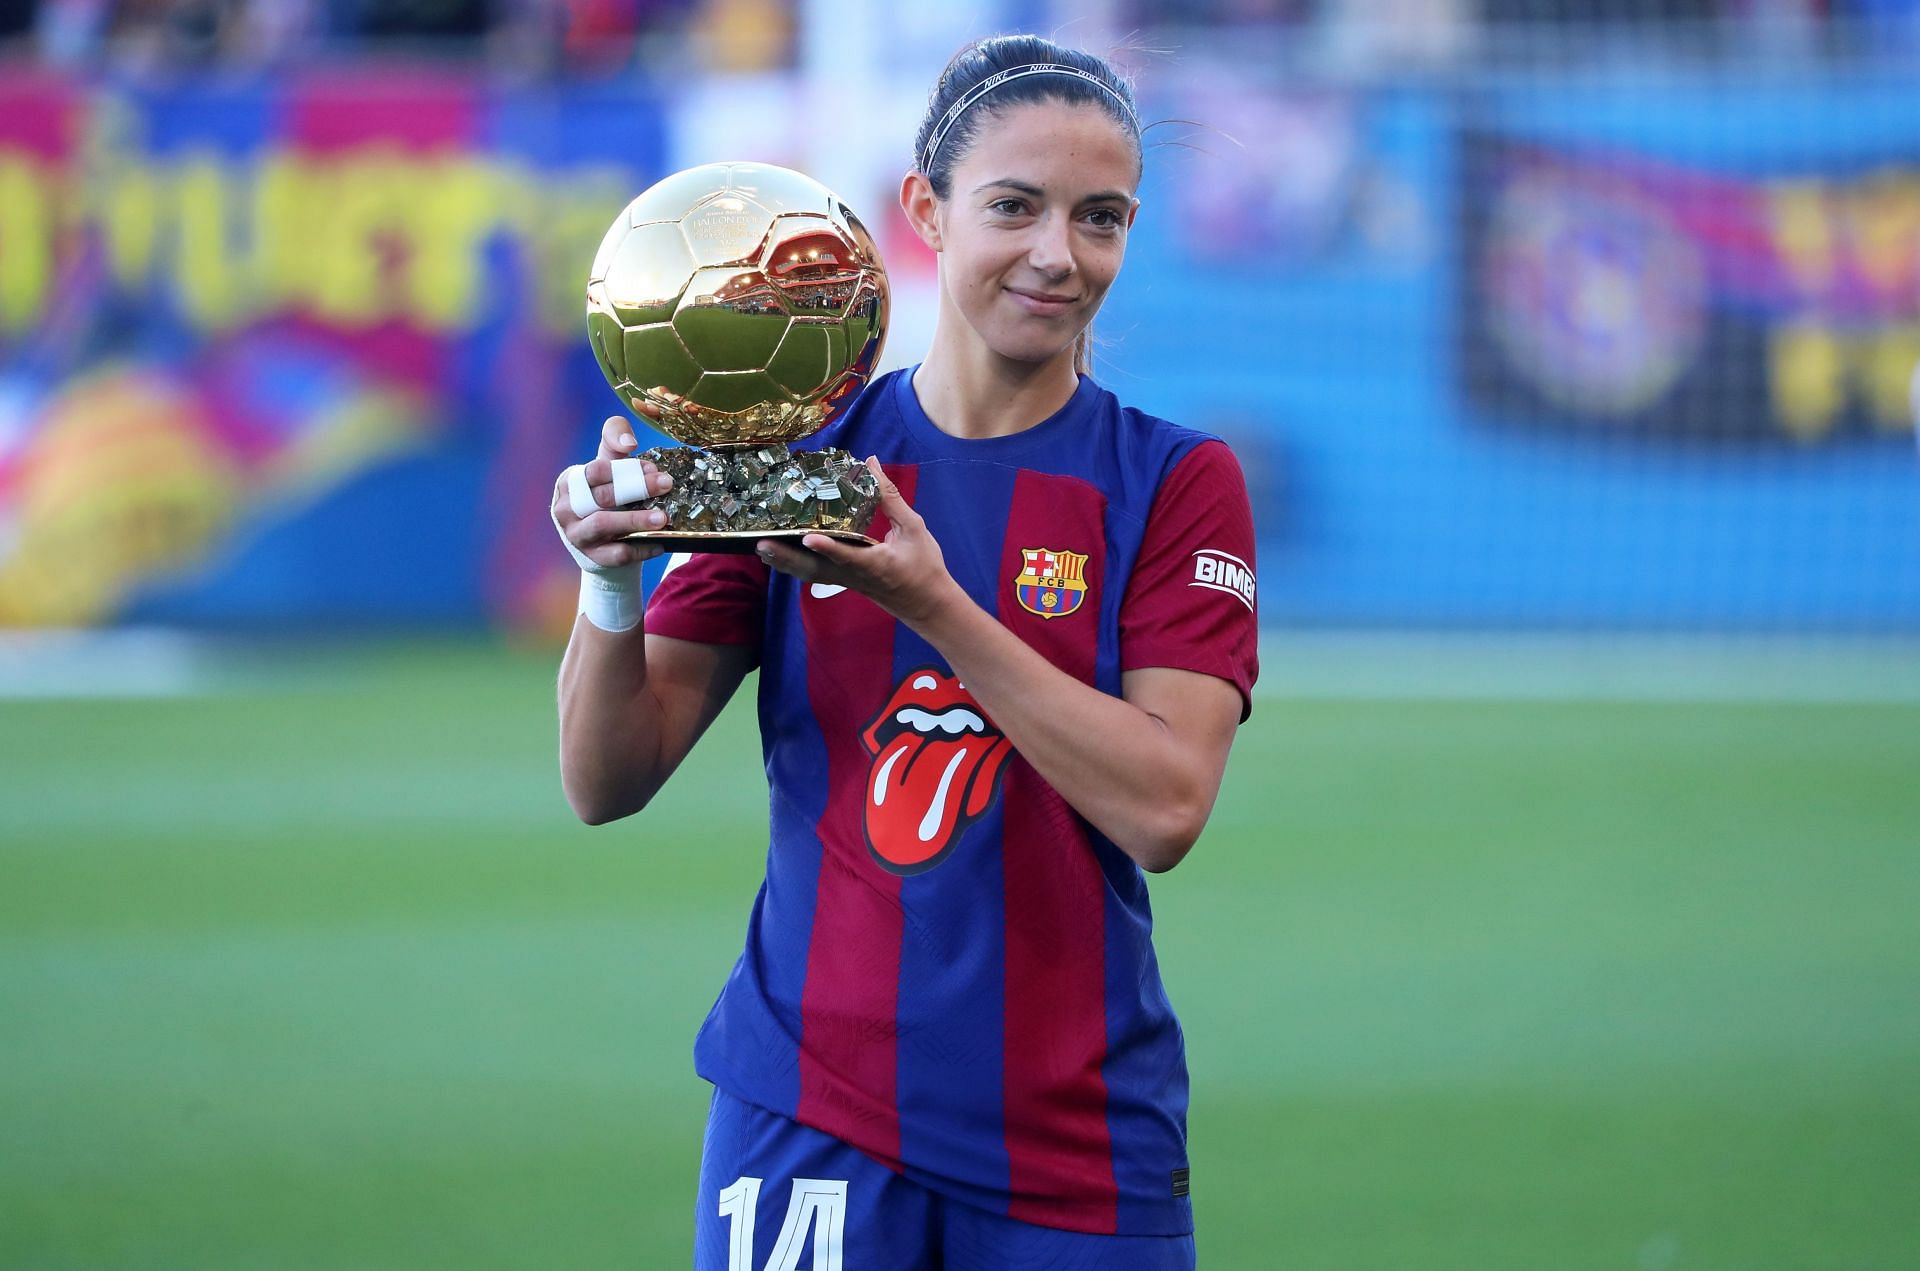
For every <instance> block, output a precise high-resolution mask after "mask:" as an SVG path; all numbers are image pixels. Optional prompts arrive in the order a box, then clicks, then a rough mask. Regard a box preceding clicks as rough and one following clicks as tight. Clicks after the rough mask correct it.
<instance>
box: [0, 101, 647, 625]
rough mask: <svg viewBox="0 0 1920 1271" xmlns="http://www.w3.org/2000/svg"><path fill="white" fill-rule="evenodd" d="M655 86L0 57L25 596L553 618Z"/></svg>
mask: <svg viewBox="0 0 1920 1271" xmlns="http://www.w3.org/2000/svg"><path fill="white" fill-rule="evenodd" d="M663 135H664V134H663V131H662V127H661V122H660V111H659V110H658V108H657V106H656V104H655V103H654V102H653V101H652V100H651V99H650V98H649V97H648V95H647V94H645V93H644V92H640V91H636V90H634V89H633V88H631V87H622V88H620V89H618V90H612V91H610V90H596V89H573V90H569V89H546V90H541V91H529V92H512V91H505V90H501V89H498V88H488V87H483V86H482V85H481V84H480V83H479V82H478V81H477V80H475V79H470V78H468V77H466V76H463V75H461V74H458V73H450V72H445V71H421V70H419V69H418V68H410V69H407V70H405V71H404V72H399V71H396V72H382V71H374V70H369V71H366V72H360V73H351V74H339V73H334V74H328V75H320V76H311V77H306V78H300V79H296V80H294V81H293V82H292V83H290V84H288V85H286V86H284V87H272V88H252V89H227V88H222V87H217V86H211V85H189V86H185V87H182V88H179V89H177V90H170V91H159V92H140V93H131V92H97V91H88V90H86V89H83V88H82V87H80V86H79V85H77V84H75V83H71V82H66V81H62V80H59V79H53V78H39V79H36V78H34V77H31V76H25V75H16V74H13V73H9V74H8V75H7V76H6V77H5V80H4V87H0V624H76V623H93V622H99V621H106V620H116V619H118V620H128V621H144V622H168V623H175V622H177V623H190V624H214V625H240V626H246V625H258V624H267V623H273V624H285V623H301V622H312V623H318V624H323V625H330V626H340V625H347V624H392V623H415V622H434V623H444V622H474V621H479V620H482V619H487V618H490V619H495V620H504V621H523V620H526V621H534V620H538V618H537V615H538V614H539V612H540V610H541V607H542V606H543V604H547V603H548V602H549V601H550V600H551V597H549V596H547V594H546V590H547V589H548V588H549V587H551V586H552V585H553V581H554V571H553V569H552V565H553V561H552V551H551V549H552V547H553V543H552V542H551V539H552V534H553V531H552V527H551V525H549V524H548V522H547V513H546V505H547V493H548V491H549V490H550V488H551V483H552V480H553V474H554V473H555V472H557V471H558V470H559V468H560V467H562V466H563V465H564V463H565V462H566V461H567V457H568V456H571V455H573V454H574V453H575V452H576V451H577V450H579V449H580V448H581V446H583V445H590V444H591V438H592V437H593V436H594V435H595V434H596V432H597V429H596V428H595V427H594V426H593V423H592V421H593V420H594V419H596V418H599V417H604V415H605V414H606V413H607V412H608V411H609V410H610V409H612V408H613V407H614V402H613V400H612V398H611V396H610V394H609V393H608V391H607V389H606V386H605V383H604V381H601V380H600V379H599V376H598V372H597V370H596V369H595V368H594V365H593V362H592V360H591V357H590V356H589V355H588V353H587V350H586V346H585V343H584V341H583V340H582V338H581V331H582V317H581V312H582V310H581V299H580V297H581V292H582V287H583V286H584V277H585V274H584V268H585V267H584V264H583V262H585V261H587V260H590V259H591V257H592V253H593V250H594V248H595V247H596V246H597V245H598V243H599V240H600V236H601V235H602V234H603V233H604V232H605V229H606V226H607V224H608V223H609V222H610V221H611V220H612V217H613V215H614V213H615V212H616V211H618V209H619V208H620V207H621V206H623V205H624V204H625V202H626V200H627V199H628V198H630V197H631V196H632V194H633V192H634V191H635V190H637V189H638V188H640V187H641V186H642V185H644V184H645V183H647V182H648V181H651V180H653V179H654V178H656V177H658V176H659V175H660V174H661V162H662V151H663V140H662V139H663Z"/></svg>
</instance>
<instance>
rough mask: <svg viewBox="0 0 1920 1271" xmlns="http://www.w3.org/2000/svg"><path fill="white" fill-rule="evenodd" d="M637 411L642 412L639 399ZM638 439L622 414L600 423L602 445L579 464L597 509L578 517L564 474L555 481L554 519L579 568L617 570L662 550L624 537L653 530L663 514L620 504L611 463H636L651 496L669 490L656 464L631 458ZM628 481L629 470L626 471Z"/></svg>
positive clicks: (669, 479)
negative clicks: (596, 452) (592, 456)
mask: <svg viewBox="0 0 1920 1271" xmlns="http://www.w3.org/2000/svg"><path fill="white" fill-rule="evenodd" d="M635 406H636V408H637V409H641V410H642V412H643V413H650V412H646V411H645V408H644V406H643V405H642V404H641V403H638V402H636V403H635ZM638 447H639V443H638V441H636V440H635V438H634V435H633V425H632V424H631V423H630V422H629V421H628V420H627V419H626V417H625V416H622V415H613V416H610V417H609V418H608V419H607V421H606V422H605V423H604V424H602V425H601V426H600V449H599V453H598V454H596V455H595V456H594V458H593V460H592V461H591V462H589V463H587V464H584V465H582V471H583V473H584V475H585V477H586V488H587V491H588V493H589V495H590V496H591V498H592V501H593V503H594V505H595V507H596V509H597V510H596V511H593V512H590V513H588V514H587V515H586V516H580V515H578V514H577V513H575V511H574V501H573V497H572V491H571V490H570V488H569V487H570V484H571V483H570V482H569V480H568V473H569V472H571V471H572V469H568V471H567V472H562V473H561V474H560V475H559V476H558V477H557V478H555V479H554V483H553V507H552V513H553V523H554V525H555V526H556V527H557V528H558V529H559V531H560V535H561V537H562V538H563V539H564V540H565V541H566V544H567V546H568V548H569V549H571V551H572V553H573V555H574V558H575V560H577V561H579V562H580V565H581V568H582V569H587V570H590V571H594V572H598V571H601V570H610V569H618V568H620V567H621V566H623V565H633V564H638V563H639V562H641V561H644V560H651V559H652V558H653V557H655V556H658V555H660V553H661V552H662V551H663V550H665V549H664V548H661V547H659V546H656V545H653V544H648V543H643V542H635V541H632V540H629V539H628V538H627V536H628V535H629V534H633V533H636V532H639V531H642V530H657V529H661V528H663V527H665V525H666V523H667V517H666V513H664V512H659V511H650V510H644V509H639V508H633V507H630V506H629V507H621V506H620V504H619V503H618V502H617V501H616V498H615V495H614V467H613V465H614V464H615V463H616V462H618V463H622V464H639V465H640V473H639V475H640V477H641V478H642V479H643V481H644V486H643V488H644V489H645V490H646V492H647V495H648V496H649V497H651V496H654V495H660V494H664V493H666V492H667V491H668V490H670V489H672V488H673V478H672V477H670V476H668V475H667V474H666V473H664V472H661V471H660V470H659V469H658V468H655V467H654V466H653V464H652V462H651V461H649V460H646V459H635V458H633V457H632V456H633V452H634V451H635V450H636V449H638ZM624 475H625V476H626V477H627V481H623V484H627V483H628V482H630V481H631V478H632V476H633V474H632V473H631V472H628V473H626V474H624Z"/></svg>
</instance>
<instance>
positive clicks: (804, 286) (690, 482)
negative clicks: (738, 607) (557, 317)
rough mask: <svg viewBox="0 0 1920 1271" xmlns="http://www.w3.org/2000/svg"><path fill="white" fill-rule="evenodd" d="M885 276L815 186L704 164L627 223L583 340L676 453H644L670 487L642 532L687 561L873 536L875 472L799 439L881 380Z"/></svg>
mask: <svg viewBox="0 0 1920 1271" xmlns="http://www.w3.org/2000/svg"><path fill="white" fill-rule="evenodd" d="M887 299H888V297H887V275H886V270H885V269H884V268H883V267H882V266H881V263H880V253H879V251H878V250H877V249H876V248H875V247H874V242H873V236H872V235H871V234H869V233H868V232H867V229H866V227H865V226H864V225H862V224H861V223H860V221H859V218H857V217H856V216H854V214H853V213H852V212H851V211H850V210H848V208H847V207H846V205H845V204H843V203H841V202H840V200H839V198H838V197H836V196H835V195H834V193H833V192H832V191H831V190H829V189H827V188H826V187H825V186H823V185H821V184H820V183H819V182H818V181H815V180H813V179H812V178H811V177H807V176H804V175H802V174H800V173H798V172H794V171H791V170H789V169H787V168H780V167H775V166H774V165H772V164H766V163H710V164H705V165H703V166H701V167H697V168H688V169H686V170H685V171H683V172H676V173H674V174H673V175H672V176H670V177H667V178H665V179H664V180H662V181H660V182H658V183H657V184H655V185H653V186H652V187H651V188H649V189H648V190H646V191H645V192H644V193H642V194H641V195H640V196H639V197H638V198H636V199H634V200H633V202H631V203H629V204H628V205H627V207H626V210H624V211H623V212H621V213H620V215H619V217H618V218H617V219H615V221H614V223H613V227H612V228H611V229H609V230H608V231H607V236H606V238H605V240H604V241H603V242H602V243H601V244H600V251H599V253H598V254H597V255H596V256H595V257H594V261H593V271H592V273H591V274H590V275H589V276H588V279H587V337H588V339H589V341H590V342H591V343H592V345H593V355H594V357H595V359H597V360H598V361H599V363H600V369H601V370H602V371H603V372H605V374H606V377H607V382H608V383H610V384H612V385H613V388H614V391H615V392H616V393H618V394H619V395H620V400H621V402H622V403H623V404H626V405H630V406H631V405H634V404H635V403H639V404H640V406H641V407H644V409H642V410H641V414H642V415H643V416H644V417H645V418H646V419H647V420H648V422H650V423H652V424H653V425H654V426H655V427H656V428H658V429H659V430H660V431H661V432H664V433H666V434H667V435H668V436H669V437H672V438H673V439H674V440H675V441H679V442H682V443H684V444H683V445H681V446H662V447H656V448H654V449H652V450H648V451H645V452H644V453H643V454H642V455H641V457H642V458H645V459H650V460H652V461H653V463H654V464H655V465H656V466H657V467H659V469H660V470H661V471H662V472H665V473H667V474H669V475H670V476H672V477H673V489H671V490H669V491H668V492H667V493H666V494H663V495H659V496H657V497H654V498H650V499H646V500H644V501H642V502H640V503H637V504H634V505H632V506H635V507H641V508H657V509H659V510H661V511H663V512H665V513H666V514H667V524H666V528H664V529H660V530H653V531H649V532H646V533H641V534H636V535H634V536H633V537H634V538H636V539H641V540H645V541H647V542H650V543H652V542H658V543H662V544H664V545H666V546H667V547H669V548H670V549H672V550H675V551H749V550H751V549H752V546H753V542H754V540H756V539H761V538H782V537H784V538H796V539H797V538H799V537H800V536H801V535H804V534H830V535H832V536H833V537H835V538H840V539H846V540H851V541H854V542H862V543H871V542H872V541H873V540H872V539H870V538H868V537H867V536H866V534H865V533H864V532H863V531H865V529H866V528H867V526H868V525H869V524H870V523H871V522H872V520H873V513H874V509H875V507H876V506H877V504H878V502H879V491H878V489H877V488H876V485H875V482H874V478H873V474H872V473H871V472H869V471H868V470H867V468H866V466H865V465H864V464H863V463H861V462H860V460H858V459H857V458H855V457H854V456H853V455H850V454H848V453H847V452H846V451H844V450H833V449H820V450H800V451H794V450H789V449H788V448H787V443H789V442H794V441H798V440H800V439H801V438H804V437H807V436H810V435H811V434H813V433H814V432H817V431H818V430H819V429H820V428H821V427H823V426H824V425H826V424H827V423H828V422H829V421H830V420H832V419H833V417H834V415H835V414H836V413H837V412H838V411H839V409H840V408H841V407H843V406H844V405H845V404H846V403H847V402H849V401H851V400H852V399H853V397H854V395H855V394H856V393H858V392H859V391H860V387H861V386H862V385H863V384H865V383H866V382H867V379H868V377H870V376H871V375H872V374H873V368H874V364H875V363H876V362H877V361H878V360H879V357H880V347H881V344H882V342H883V341H884V340H885V339H886V327H887Z"/></svg>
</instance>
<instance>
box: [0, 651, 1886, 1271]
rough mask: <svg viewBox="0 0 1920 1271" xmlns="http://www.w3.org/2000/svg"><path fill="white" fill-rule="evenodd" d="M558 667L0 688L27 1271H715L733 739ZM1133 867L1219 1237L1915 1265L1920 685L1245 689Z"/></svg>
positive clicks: (748, 799) (1749, 1262) (8, 1123)
mask: <svg viewBox="0 0 1920 1271" xmlns="http://www.w3.org/2000/svg"><path fill="white" fill-rule="evenodd" d="M553 662H554V656H553V655H552V654H551V653H541V654H528V653H514V652H499V651H489V650H484V649H475V648H471V647H465V646H453V647H435V648H423V649H413V650H403V651H398V652H390V653H383V654H380V655H378V656H373V657H371V658H369V659H368V660H367V661H366V662H365V664H364V665H361V666H359V667H358V669H357V670H356V671H355V673H354V674H353V675H351V676H350V677H348V678H347V679H345V680H344V681H342V682H333V681H331V680H329V679H328V678H327V677H324V676H322V677H315V676H313V675H310V674H303V673H299V671H300V668H299V667H298V666H295V667H292V668H290V673H289V675H288V676H287V677H286V681H285V686H284V687H282V688H280V689H278V690H277V691H271V692H261V693H254V694H248V695H240V694H219V695H212V696H206V697H191V698H180V699H169V700H149V701H115V702H106V701H96V702H9V703H0V1266H5V1267H32V1268H61V1267H75V1268H81V1267H84V1268H142V1269H144V1271H158V1269H161V1268H194V1269H195V1271H214V1269H216V1268H243V1267H244V1268H266V1267H271V1268H305V1267H329V1268H333V1267H395V1268H403V1267H460V1268H490V1267H541V1268H549V1267H566V1268H586V1267H595V1268H598V1267H608V1268H615V1267H618V1268H635V1267H638V1268H654V1267H679V1266H684V1265H686V1263H687V1256H688V1250H689V1247H690V1243H691V1217H692V1209H693V1197H692V1185H693V1178H694V1170H695V1164H696V1161H697V1158H698V1151H699V1136H700V1127H701V1124H702V1120H703V1117H704V1113H705V1087H704V1086H703V1085H702V1084H701V1083H700V1082H699V1081H698V1080H697V1079H696V1078H695V1077H694V1076H693V1074H692V1068H691V1060H690V1057H689V1047H690V1043H691V1039H692V1036H693V1032H694V1029H695V1027H696V1026H697V1025H698V1023H699V1021H700V1019H701V1017H702V1016H703V1014H704V1012H705V1010H706V1007H707V1005H708V1004H709V1002H710V1001H711V999H712V996H713V994H714V993H715V991H716V990H717V989H718V987H719V985H720V982H721V980H722V978H723V976H724V975H725V973H726V970H727V968H728V966H729V965H730V964H731V962H732V960H733V958H734V956H735V954H736V953H737V951H738V946H739V943H740V938H741V931H742V927H743V923H744V920H745V916H746V911H747V906H748V903H749V901H750V899H751V897H752V895H753V891H754V888H755V886H756V883H757V879H758V875H759V871H760V867H761V858H762V854H763V852H764V843H765V841H764V837H763V835H764V829H763V818H764V806H763V799H764V793H763V785H762V782H761V779H760V776H759V771H758V767H757V749H756V745H755V742H754V739H753V736H752V719H751V715H750V713H749V712H748V711H745V710H740V709H735V710H733V711H732V712H730V713H729V715H728V716H727V717H726V718H725V719H724V720H723V721H722V722H721V724H720V725H719V726H717V728H716V729H715V731H714V733H713V734H712V735H711V736H710V737H709V738H708V739H707V740H706V741H705V742H704V743H703V745H702V746H701V748H700V749H699V751H698V752H697V753H696V755H695V756H694V758H693V760H692V761H691V762H690V764H689V767H688V769H687V770H686V771H684V772H683V773H681V774H680V776H679V777H678V778H677V779H676V781H675V783H674V785H673V786H672V787H671V788H670V790H669V792H668V793H667V795H665V796H663V799H662V801H661V802H660V803H659V804H658V805H657V807H656V808H655V809H654V810H652V811H650V812H649V813H648V814H647V815H646V816H645V817H644V818H643V819H641V820H639V821H637V822H632V823H628V824H622V825H618V826H614V827H609V828H604V829H599V830H590V829H586V828H584V827H581V826H579V825H577V824H575V823H574V822H573V821H572V819H571V817H570V815H569V813H568V811H567V809H566V806H565V804H564V802H563V801H562V799H561V797H560V794H559V790H558V783H557V780H556V778H555V775H554V760H553V750H554V746H553V740H552V733H553V727H552V721H551V704H550V703H551V682H552V672H553ZM1153 892H1154V897H1155V903H1156V907H1157V911H1158V919H1159V932H1160V935H1159V939H1160V949H1161V956H1162V961H1163V964H1164V971H1165V975H1166V979H1167V982H1168V986H1169V989H1170V991H1171V993H1172V995H1173V998H1174V1002H1175V1004H1176V1006H1177V1007H1179V1009H1180V1011H1181V1014H1182V1017H1183V1020H1184V1023H1185V1026H1186V1031H1187V1038H1188V1045H1189V1050H1190V1057H1191V1064H1192V1069H1193V1076H1194V1103H1193V1114H1192V1147H1193V1170H1194V1172H1193V1189H1194V1190H1193V1194H1194V1198H1195V1208H1196V1212H1197V1215H1198V1220H1199V1223H1200V1250H1201V1265H1202V1266H1203V1267H1207V1268H1213V1269H1216V1271H1220V1269H1238V1268H1248V1269H1265V1268H1329V1269H1343V1271H1344V1269H1351V1268H1456V1267H1457V1268H1474V1269H1476V1271H1479V1269H1500V1268H1514V1269H1522V1268H1524V1269H1527V1271H1537V1269H1541V1268H1556V1269H1563V1268H1589V1267H1590V1268H1626V1269H1628V1271H1638V1269H1644V1271H1661V1269H1662V1268H1668V1267H1675V1268H1773V1267H1779V1268H1901V1267H1912V1266H1916V1265H1920V1220H1917V1219H1916V1218H1915V1217H1914V1215H1915V1213H1916V1212H1920V1210H1916V1207H1915V1199H1916V1197H1917V1196H1920V706H1914V705H1905V706H1898V705H1886V706H1817V705H1757V704H1722V705H1711V706H1706V705H1687V704H1624V703H1610V704H1603V703H1590V704H1576V703H1542V702H1535V703H1500V702H1476V703H1453V704H1447V703H1435V702H1426V703H1410V702H1393V701H1376V702H1301V701H1289V700H1285V699H1277V698H1269V699H1263V700H1262V701H1261V702H1260V704H1259V708H1258V710H1257V711H1256V713H1255V716H1254V719H1253V721H1252V723H1250V724H1249V725H1248V726H1247V727H1246V728H1245V729H1244V730H1243V732H1242V735H1241V739H1240V742H1239V745H1238V747H1237V749H1236V751H1235V755H1234V761H1233V766H1232V769H1231V771H1230V772H1229V775H1228V779H1227V784H1226V789H1225V792H1224V794H1223V795H1222V798H1221V802H1220V806H1219V809H1218V811H1217V812H1216V813H1215V816H1214V819H1213V823H1212V825H1211V827H1210V829H1209V831H1208V833H1207V836H1206V838H1205V839H1204V840H1203V841H1202V842H1201V844H1200V846H1199V848H1198V849H1197V850H1196V851H1195V853H1194V855H1193V856H1192V858H1191V859H1190V860H1189V861H1188V862H1187V863H1186V864H1184V865H1182V866H1181V867H1180V868H1179V869H1178V870H1176V871H1175V872H1173V873H1171V874H1169V875H1166V876H1165V877H1162V878H1157V879H1155V880H1154V883H1153ZM847 1271H894V1269H891V1268H862V1267H849V1268H847Z"/></svg>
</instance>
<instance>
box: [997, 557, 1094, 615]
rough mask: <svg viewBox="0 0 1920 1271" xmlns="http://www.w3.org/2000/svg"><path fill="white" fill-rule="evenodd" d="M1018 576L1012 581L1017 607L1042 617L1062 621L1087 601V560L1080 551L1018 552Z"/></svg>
mask: <svg viewBox="0 0 1920 1271" xmlns="http://www.w3.org/2000/svg"><path fill="white" fill-rule="evenodd" d="M1020 557H1021V561H1022V564H1021V568H1020V574H1019V577H1017V578H1015V579H1014V580H1013V592H1014V595H1016V596H1018V597H1019V598H1020V607H1021V608H1022V609H1025V610H1027V612H1029V613H1037V614H1039V615H1040V616H1041V617H1042V618H1064V617H1065V616H1066V615H1068V614H1070V613H1072V612H1073V611H1074V610H1075V609H1078V608H1079V607H1080V602H1081V601H1083V600H1085V599H1086V598H1087V577H1086V574H1087V558H1086V556H1085V555H1084V554H1082V553H1080V552H1060V551H1055V550H1054V549H1053V548H1050V547H1023V548H1021V549H1020Z"/></svg>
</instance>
